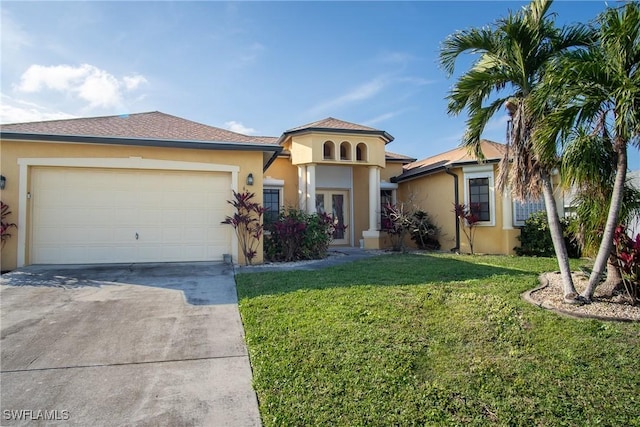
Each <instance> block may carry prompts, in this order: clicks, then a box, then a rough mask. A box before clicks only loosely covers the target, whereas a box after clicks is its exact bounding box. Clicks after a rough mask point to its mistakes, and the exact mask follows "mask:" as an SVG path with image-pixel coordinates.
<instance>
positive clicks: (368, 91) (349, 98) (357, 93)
mask: <svg viewBox="0 0 640 427" xmlns="http://www.w3.org/2000/svg"><path fill="white" fill-rule="evenodd" d="M386 85H387V80H386V79H384V78H382V77H377V78H375V79H373V80H370V81H368V82H365V83H363V84H361V85H359V86H357V87H356V88H354V89H351V90H350V91H349V92H347V93H345V94H344V95H341V96H338V97H337V98H335V99H332V100H330V101H326V102H323V103H321V104H318V105H316V106H315V107H313V108H311V110H310V111H309V114H311V115H317V114H321V113H323V112H326V111H331V110H336V109H338V108H340V107H344V106H345V105H349V104H352V103H354V102H358V101H364V100H366V99H369V98H372V97H374V96H376V95H377V94H378V93H380V91H382V89H384V88H385V86H386Z"/></svg>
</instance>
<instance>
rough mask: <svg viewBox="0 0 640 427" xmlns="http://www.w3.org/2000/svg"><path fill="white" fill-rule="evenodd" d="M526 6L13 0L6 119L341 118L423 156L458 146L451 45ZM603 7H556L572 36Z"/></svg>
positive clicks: (500, 127) (270, 127)
mask: <svg viewBox="0 0 640 427" xmlns="http://www.w3.org/2000/svg"><path fill="white" fill-rule="evenodd" d="M525 4H526V2H515V1H448V2H445V1H438V2H436V1H422V2H417V1H414V2H233V3H228V2H209V1H196V2H169V1H164V2H145V1H139V2H121V1H114V2H31V1H22V2H12V1H2V2H1V3H0V8H1V13H2V15H1V18H2V22H1V24H2V30H1V31H2V33H1V35H2V46H1V47H2V64H1V66H2V69H1V71H2V79H1V92H2V99H1V103H0V107H1V109H0V120H1V121H2V122H3V123H11V122H21V121H35V120H47V119H57V118H70V117H89V116H102V115H113V114H124V113H137V112H145V111H156V110H158V111H162V112H165V113H168V114H173V115H177V116H180V117H184V118H186V119H190V120H194V121H198V122H201V123H205V124H208V125H212V126H217V127H222V128H227V129H230V130H234V131H238V132H241V133H246V134H251V135H268V136H279V135H280V134H281V133H282V132H283V131H285V130H287V129H290V128H293V127H296V126H298V125H301V124H305V123H308V122H312V121H315V120H319V119H322V118H325V117H328V116H332V117H336V118H339V119H342V120H347V121H351V122H356V123H360V124H364V125H369V126H372V127H375V128H378V129H383V130H386V131H387V132H389V133H390V134H392V135H393V136H394V137H395V141H394V142H393V143H391V144H390V145H389V146H388V149H389V150H390V151H394V152H398V153H402V154H407V155H410V156H413V157H416V158H424V157H427V156H430V155H434V154H437V153H440V152H442V151H446V150H449V149H451V148H455V147H456V146H457V145H458V144H459V142H460V137H461V135H462V133H463V131H464V121H465V118H466V117H465V115H464V114H462V115H461V116H459V117H452V116H449V115H447V102H446V100H445V96H446V95H447V92H448V90H449V88H450V87H451V85H452V84H453V83H454V79H453V78H450V79H448V78H447V76H446V74H445V73H444V71H443V70H442V69H441V68H440V67H439V66H438V61H437V59H438V50H439V46H440V43H441V42H442V40H443V39H444V38H445V37H446V36H447V35H449V34H451V33H453V32H454V31H456V30H459V29H465V28H469V27H478V26H483V25H487V24H490V23H491V22H493V21H494V20H495V19H496V18H498V17H501V16H504V15H506V14H507V13H508V11H509V10H510V9H511V10H517V9H519V8H521V7H522V6H523V5H525ZM610 4H611V5H615V4H617V3H616V2H615V1H613V2H610ZM604 7H605V2H604V1H556V2H555V3H554V4H553V6H552V10H553V11H555V12H557V14H558V15H557V23H558V24H559V25H562V24H565V23H574V22H586V21H588V20H590V19H592V18H594V17H595V16H596V15H597V14H598V13H599V12H600V11H602V10H603V8H604ZM468 64H469V62H468V60H467V59H464V60H462V61H460V62H459V64H458V68H457V70H456V71H457V72H462V71H464V70H465V67H466V66H468ZM454 77H455V76H454ZM505 122H506V114H502V115H500V116H498V117H496V118H495V119H494V120H493V121H492V122H490V123H489V124H488V126H487V129H486V131H485V134H484V137H486V138H488V139H492V140H495V141H498V142H504V134H505ZM631 154H632V156H631V159H630V165H629V166H630V168H631V169H634V170H637V169H640V155H638V150H637V149H635V148H634V149H632V153H631Z"/></svg>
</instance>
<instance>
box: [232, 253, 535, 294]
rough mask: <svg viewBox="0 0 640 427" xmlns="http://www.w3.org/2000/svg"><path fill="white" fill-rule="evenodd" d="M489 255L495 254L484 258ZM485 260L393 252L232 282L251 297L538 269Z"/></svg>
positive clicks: (525, 274) (246, 276)
mask: <svg viewBox="0 0 640 427" xmlns="http://www.w3.org/2000/svg"><path fill="white" fill-rule="evenodd" d="M490 259H495V257H490V258H485V260H486V261H485V262H488V261H489V260H490ZM485 262H483V258H482V257H480V256H466V255H460V256H451V257H449V256H433V255H429V254H393V255H382V256H378V257H372V258H368V259H364V260H360V261H356V262H352V263H347V264H342V265H339V266H334V267H327V268H323V269H317V270H312V271H308V270H307V271H281V272H265V273H251V274H239V275H237V276H236V283H237V284H238V296H239V297H240V298H252V297H255V296H259V295H273V294H282V293H287V292H294V291H297V290H301V289H327V288H335V287H349V286H398V285H417V284H425V283H432V284H437V283H451V282H454V283H455V282H466V281H470V280H482V279H486V278H489V277H493V276H505V275H508V276H511V277H513V276H523V278H525V277H531V276H532V275H534V276H535V275H537V274H538V273H539V271H537V270H536V269H535V268H527V267H525V268H524V269H520V268H512V267H503V266H496V265H489V264H488V263H485Z"/></svg>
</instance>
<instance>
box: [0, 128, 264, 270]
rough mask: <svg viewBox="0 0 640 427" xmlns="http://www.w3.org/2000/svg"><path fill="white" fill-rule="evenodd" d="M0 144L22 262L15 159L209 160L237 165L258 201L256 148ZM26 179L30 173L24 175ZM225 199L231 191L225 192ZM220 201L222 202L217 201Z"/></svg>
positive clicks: (7, 263)
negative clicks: (214, 148)
mask: <svg viewBox="0 0 640 427" xmlns="http://www.w3.org/2000/svg"><path fill="white" fill-rule="evenodd" d="M0 144H1V147H0V148H1V150H0V154H1V163H0V167H1V169H2V174H3V175H4V176H5V177H6V179H7V184H6V188H5V189H4V190H3V191H2V201H3V202H4V203H7V204H8V205H9V206H10V207H11V211H12V212H13V214H12V216H11V217H10V220H11V221H12V222H16V223H18V227H20V231H19V232H20V233H25V235H26V240H25V241H26V253H27V257H26V260H25V261H26V262H27V263H28V262H29V259H28V253H29V249H30V248H29V241H30V237H31V236H29V235H28V233H29V232H30V221H31V218H30V212H29V209H27V212H24V213H22V214H23V215H22V216H23V217H24V218H26V224H25V223H19V221H18V220H17V219H18V218H19V217H21V212H20V211H19V200H20V195H19V188H20V166H19V164H18V159H33V158H37V159H48V158H50V159H74V158H76V159H94V160H95V159H97V161H96V163H97V165H96V166H99V163H100V160H99V159H130V158H141V159H143V160H158V161H167V162H186V163H194V164H203V163H210V164H216V165H230V166H231V165H233V166H237V167H238V168H239V169H238V170H239V172H238V173H237V186H238V191H243V190H244V189H247V190H249V191H251V192H255V193H256V201H257V202H259V203H262V180H263V177H262V165H263V155H262V152H260V151H246V152H245V151H213V150H198V149H179V148H162V147H137V146H116V145H100V144H66V143H46V142H32V141H14V140H3V141H0ZM29 169H30V168H29ZM249 173H252V174H253V177H254V185H253V186H247V185H246V177H247V175H248V174H249ZM26 178H27V180H30V173H27V175H26ZM31 185H32V183H31V182H26V183H23V186H24V187H23V188H26V189H27V191H30V188H31ZM228 197H229V199H231V197H232V194H231V191H229V194H228ZM221 203H224V202H223V201H221ZM12 234H13V236H12V238H11V239H10V240H9V241H8V242H7V244H6V245H5V247H4V248H3V250H2V258H1V261H2V269H3V270H7V269H13V268H15V267H16V266H17V262H18V254H17V252H18V239H17V238H16V237H17V234H18V231H16V230H13V231H12ZM236 256H237V259H239V260H240V261H241V262H242V261H243V260H242V256H241V253H240V251H238V254H236ZM257 260H258V261H261V260H262V249H261V248H260V249H259V253H258V257H257Z"/></svg>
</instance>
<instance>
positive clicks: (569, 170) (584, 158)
mask: <svg viewBox="0 0 640 427" xmlns="http://www.w3.org/2000/svg"><path fill="white" fill-rule="evenodd" d="M616 163H617V159H616V154H615V152H614V151H613V146H612V144H611V141H609V140H604V139H602V138H601V136H599V135H596V134H593V133H591V132H589V130H588V129H584V128H578V129H575V130H574V131H572V132H571V137H570V140H569V141H568V144H567V145H566V146H565V148H564V150H563V153H562V178H563V179H562V181H563V185H564V186H565V187H566V188H572V189H574V190H575V193H574V198H573V205H574V206H575V212H574V213H575V215H576V220H575V221H572V222H571V223H570V225H569V229H570V231H571V232H572V234H573V235H575V236H577V238H578V242H579V243H580V246H581V248H582V253H583V254H585V255H588V256H595V255H596V254H597V252H598V248H599V246H600V240H601V237H602V232H603V230H604V227H605V223H606V222H607V215H608V210H609V209H608V207H609V200H610V199H611V190H612V189H613V183H614V181H615V171H616ZM639 214H640V190H638V189H636V188H635V187H633V186H632V185H631V184H630V183H627V185H625V189H624V195H623V197H622V206H621V210H620V217H619V219H620V222H621V223H622V224H623V225H625V226H628V225H629V222H630V221H631V220H632V218H634V217H635V216H636V215H639ZM621 285H622V274H621V272H620V268H619V266H618V262H617V258H616V255H615V253H614V251H612V252H611V255H610V256H609V259H608V262H607V279H606V281H605V286H604V288H605V289H604V290H603V292H604V294H608V295H611V293H613V292H614V291H615V290H616V289H618V288H619V287H620V286H621Z"/></svg>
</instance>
